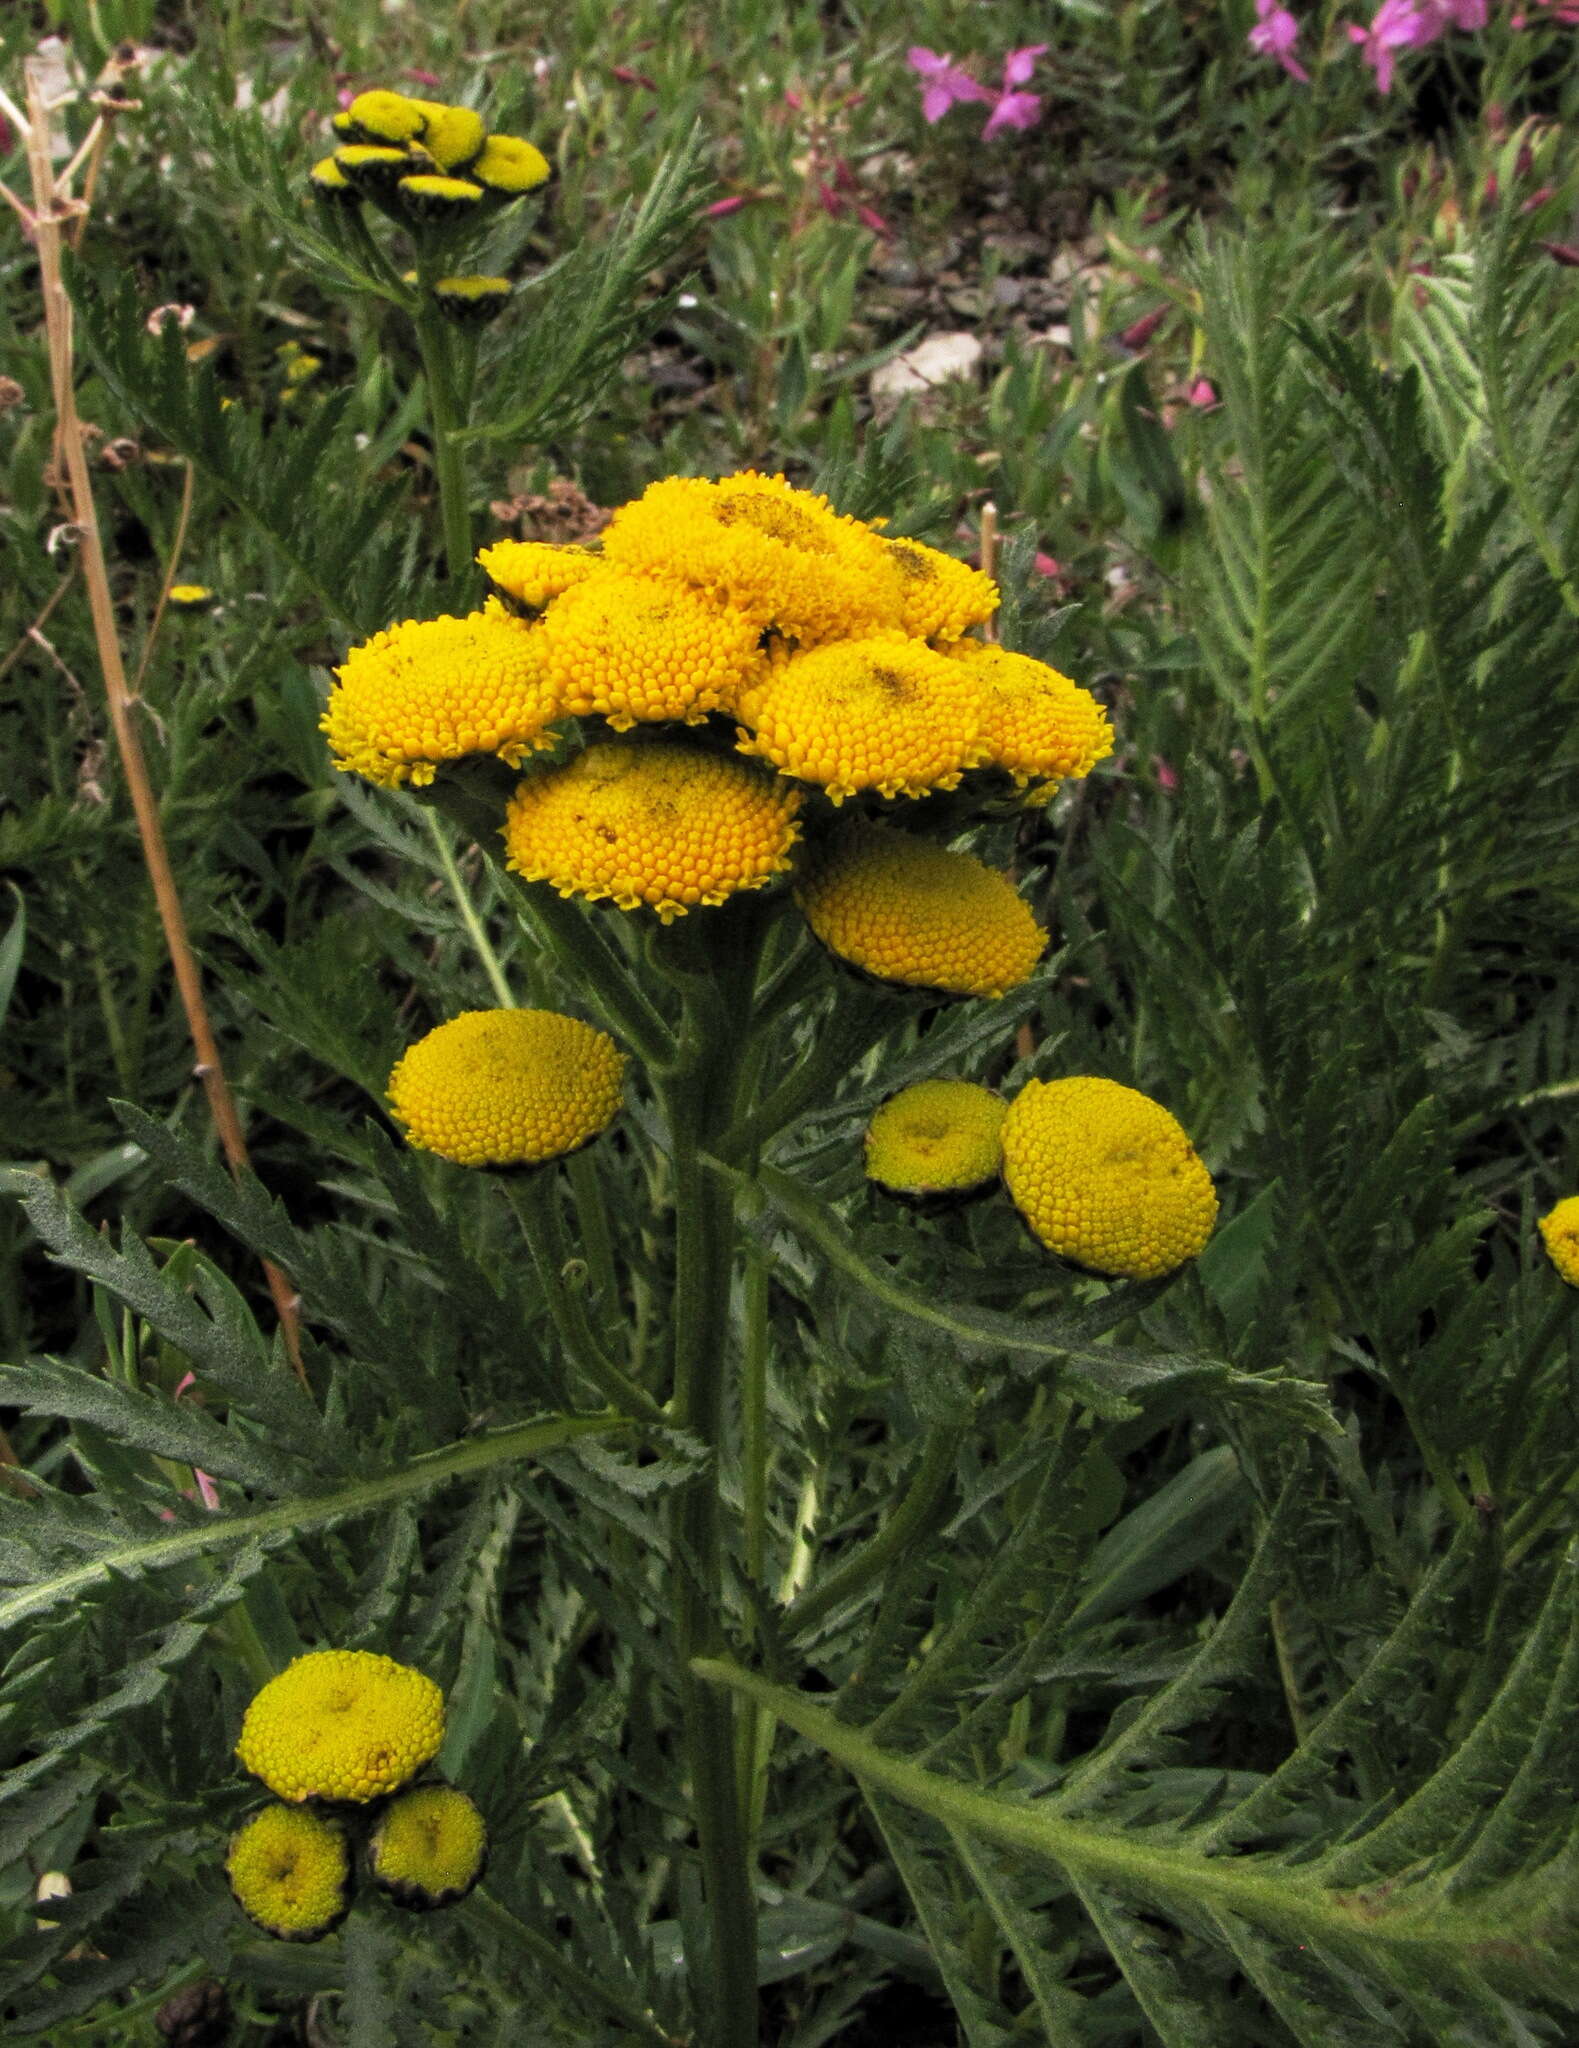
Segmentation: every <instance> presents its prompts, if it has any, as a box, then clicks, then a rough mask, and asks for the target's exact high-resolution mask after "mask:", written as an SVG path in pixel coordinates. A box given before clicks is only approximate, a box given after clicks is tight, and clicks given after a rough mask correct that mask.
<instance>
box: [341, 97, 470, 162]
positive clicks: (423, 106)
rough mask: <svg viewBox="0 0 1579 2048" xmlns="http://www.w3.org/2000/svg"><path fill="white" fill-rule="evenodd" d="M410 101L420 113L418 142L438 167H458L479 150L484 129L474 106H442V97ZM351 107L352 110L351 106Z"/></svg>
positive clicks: (353, 109) (468, 160)
mask: <svg viewBox="0 0 1579 2048" xmlns="http://www.w3.org/2000/svg"><path fill="white" fill-rule="evenodd" d="M411 104H412V105H413V106H414V107H415V108H416V109H417V111H418V112H419V113H420V114H421V116H422V146H423V148H424V149H425V150H426V151H427V152H428V155H429V156H431V157H432V159H433V161H434V162H435V163H436V164H437V165H438V167H439V169H440V170H441V171H453V170H456V169H459V168H461V167H462V166H464V165H466V164H469V163H470V162H471V160H472V158H473V157H474V156H476V155H478V154H479V152H480V151H481V149H482V147H483V144H484V143H485V142H486V140H487V137H488V129H487V124H486V123H485V122H484V120H483V117H482V115H481V114H479V113H477V112H476V111H475V109H473V108H471V107H451V106H446V105H445V104H444V102H443V101H442V100H413V101H412V102H411ZM351 111H352V112H353V113H354V112H355V111H356V109H355V107H354V106H353V108H352V110H351Z"/></svg>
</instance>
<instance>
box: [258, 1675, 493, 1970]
mask: <svg viewBox="0 0 1579 2048" xmlns="http://www.w3.org/2000/svg"><path fill="white" fill-rule="evenodd" d="M443 1739H444V1695H443V1694H442V1693H441V1692H440V1690H439V1688H438V1687H437V1686H436V1685H435V1684H434V1683H433V1681H432V1679H431V1678H426V1677H424V1675H423V1674H422V1673H421V1672H420V1671H417V1670H414V1669H413V1668H412V1667H411V1666H410V1665H409V1664H397V1663H396V1662H395V1660H394V1659H393V1658H392V1657H381V1656H378V1655H376V1654H375V1653H373V1652H372V1651H369V1650H314V1651H311V1652H309V1653H308V1654H307V1655H306V1656H303V1657H298V1658H297V1659H296V1660H295V1661H294V1663H292V1664H290V1665H288V1666H287V1668H286V1669H285V1670H284V1671H282V1672H281V1673H280V1674H279V1675H278V1677H276V1678H271V1679H270V1680H269V1682H268V1683H267V1684H266V1685H265V1686H264V1687H263V1688H262V1690H261V1691H259V1692H258V1693H257V1694H256V1695H255V1696H254V1698H253V1700H252V1704H251V1705H250V1706H249V1707H248V1709H247V1712H246V1717H245V1719H244V1720H243V1722H242V1727H241V1740H240V1742H238V1743H237V1745H236V1754H237V1756H238V1757H239V1758H240V1759H241V1762H242V1763H243V1764H244V1765H245V1766H246V1768H247V1769H248V1770H249V1771H251V1772H252V1773H253V1775H254V1776H255V1777H259V1778H261V1779H262V1780H263V1782H264V1784H265V1785H267V1786H268V1788H269V1790H270V1791H271V1792H273V1793H275V1794H277V1795H278V1796H277V1798H276V1800H274V1801H273V1802H271V1803H270V1804H269V1805H268V1806H265V1807H264V1808H263V1809H262V1810H261V1812H258V1813H255V1814H253V1815H252V1817H251V1818H250V1819H249V1820H246V1821H244V1822H243V1823H242V1825H241V1826H240V1827H239V1828H238V1829H237V1830H236V1832H235V1834H234V1835H232V1837H231V1839H230V1846H229V1848H228V1850H227V1852H226V1856H225V1873H226V1875H227V1877H228V1878H229V1880H230V1888H231V1891H232V1892H233V1893H234V1894H235V1899H236V1903H237V1905H239V1906H240V1908H241V1910H242V1911H243V1912H244V1913H245V1914H246V1915H247V1917H248V1918H249V1919H250V1920H252V1921H253V1922H254V1923H255V1924H256V1925H257V1926H259V1927H261V1928H263V1929H264V1931H265V1932H266V1933H268V1934H273V1935H277V1936H278V1937H279V1938H280V1940H282V1941H316V1940H318V1939H319V1937H320V1936H322V1935H325V1934H327V1933H328V1932H329V1931H330V1929H331V1928H332V1927H334V1926H336V1925H337V1924H338V1923H339V1922H340V1920H342V1919H343V1918H344V1916H345V1914H346V1912H347V1910H348V1909H349V1906H350V1901H351V1854H350V1847H349V1842H348V1836H347V1828H348V1826H354V1827H355V1828H356V1829H357V1832H358V1835H359V1837H360V1836H361V1834H362V1832H363V1830H365V1828H366V1827H367V1825H368V1823H367V1822H366V1821H365V1820H361V1821H359V1820H358V1819H357V1815H358V1813H362V1814H366V1813H367V1812H369V1811H370V1810H371V1809H373V1808H374V1807H375V1806H377V1807H380V1808H381V1811H380V1813H379V1818H378V1822H377V1825H376V1827H374V1828H373V1831H372V1834H371V1837H370V1839H368V1841H367V1862H368V1867H369V1869H370V1870H371V1872H372V1875H373V1879H374V1882H375V1883H376V1884H378V1886H379V1887H380V1888H381V1889H382V1890H384V1891H386V1892H388V1894H389V1895H390V1897H391V1898H392V1899H393V1901H394V1902H395V1904H396V1905H399V1906H409V1907H414V1908H417V1909H419V1910H424V1911H425V1910H426V1909H427V1908H429V1907H431V1906H444V1905H448V1904H449V1903H450V1902H451V1901H452V1900H455V1899H460V1898H464V1897H465V1895H466V1894H467V1892H469V1891H470V1890H471V1888H472V1886H473V1885H475V1884H476V1883H477V1881H478V1880H479V1878H480V1877H481V1876H482V1871H483V1864H484V1862H485V1860H486V1857H487V1848H488V1837H487V1829H486V1827H485V1826H484V1823H483V1817H482V1815H481V1814H480V1813H479V1812H478V1810H477V1808H476V1806H475V1805H474V1804H473V1802H472V1801H471V1800H470V1799H468V1798H467V1796H466V1794H465V1793H464V1792H459V1791H457V1790H456V1789H455V1788H454V1786H452V1785H446V1784H443V1783H442V1782H439V1783H433V1784H426V1785H418V1786H414V1787H413V1786H411V1784H410V1781H411V1780H412V1779H413V1778H414V1777H415V1776H416V1775H417V1773H418V1772H419V1771H420V1770H422V1769H423V1767H424V1766H425V1765H426V1764H428V1763H430V1762H431V1761H432V1759H433V1758H434V1757H435V1756H436V1755H437V1754H438V1750H439V1747H440V1745H441V1743H442V1742H443ZM402 1788H408V1789H402ZM307 1801H323V1802H327V1803H328V1804H329V1805H330V1806H331V1807H338V1808H339V1809H340V1812H339V1813H338V1814H329V1813H325V1812H322V1811H319V1810H314V1808H312V1807H310V1806H308V1805H306V1804H305V1803H304V1802H307Z"/></svg>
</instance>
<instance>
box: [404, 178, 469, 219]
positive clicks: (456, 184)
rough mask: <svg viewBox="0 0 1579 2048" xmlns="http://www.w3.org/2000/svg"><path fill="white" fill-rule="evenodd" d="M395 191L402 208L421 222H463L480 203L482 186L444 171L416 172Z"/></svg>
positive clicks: (405, 179)
mask: <svg viewBox="0 0 1579 2048" xmlns="http://www.w3.org/2000/svg"><path fill="white" fill-rule="evenodd" d="M395 190H396V192H397V193H398V194H399V196H400V201H401V204H402V205H403V206H404V207H406V209H407V210H408V211H409V212H411V213H413V214H415V215H416V216H417V217H418V218H419V219H421V220H457V219H464V218H466V217H467V216H469V215H470V214H471V213H473V212H474V211H475V209H476V207H477V205H478V203H479V202H480V200H481V199H482V187H481V185H474V184H473V183H472V181H471V179H470V178H452V177H450V176H448V175H447V173H445V172H443V171H418V172H417V173H416V175H415V176H414V177H410V178H402V179H401V180H400V181H399V183H398V184H397V185H396V187H395Z"/></svg>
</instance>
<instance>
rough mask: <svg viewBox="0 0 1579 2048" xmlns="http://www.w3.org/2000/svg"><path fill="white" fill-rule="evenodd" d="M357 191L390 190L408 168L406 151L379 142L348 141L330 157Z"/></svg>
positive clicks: (410, 165)
mask: <svg viewBox="0 0 1579 2048" xmlns="http://www.w3.org/2000/svg"><path fill="white" fill-rule="evenodd" d="M332 161H333V162H334V164H335V166H336V167H337V169H338V170H339V171H340V174H341V175H342V177H344V178H345V179H347V181H348V182H349V183H350V184H352V185H354V186H355V188H356V190H357V191H358V192H369V193H382V192H392V191H393V190H394V189H395V187H396V185H398V184H399V182H400V180H401V179H402V178H404V177H405V176H406V175H407V174H408V173H409V172H410V170H411V167H412V160H411V155H410V152H409V151H407V150H404V149H392V148H390V146H389V145H388V144H387V143H382V142H348V143H347V144H346V145H345V147H344V148H343V149H337V150H336V151H335V153H334V157H333V159H332Z"/></svg>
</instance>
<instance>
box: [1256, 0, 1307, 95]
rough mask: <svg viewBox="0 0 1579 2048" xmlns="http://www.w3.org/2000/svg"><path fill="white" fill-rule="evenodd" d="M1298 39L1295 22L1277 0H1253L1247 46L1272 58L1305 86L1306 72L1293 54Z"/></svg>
mask: <svg viewBox="0 0 1579 2048" xmlns="http://www.w3.org/2000/svg"><path fill="white" fill-rule="evenodd" d="M1298 41H1299V23H1298V22H1297V21H1296V20H1295V19H1294V17H1293V15H1292V14H1290V13H1289V11H1288V9H1287V8H1286V7H1280V6H1279V5H1278V0H1256V25H1255V27H1254V28H1253V29H1252V30H1251V31H1250V36H1249V42H1250V47H1251V49H1252V50H1254V51H1256V52H1257V54H1258V55H1260V56H1262V57H1272V58H1274V59H1276V61H1277V62H1278V63H1279V64H1281V65H1282V67H1283V69H1284V70H1285V71H1286V72H1287V73H1288V75H1289V77H1290V78H1297V79H1298V80H1299V82H1300V84H1301V85H1309V83H1310V73H1309V72H1308V71H1307V70H1306V69H1305V67H1304V65H1303V64H1301V63H1300V61H1299V59H1298V58H1297V57H1296V56H1295V55H1294V45H1295V43H1297V42H1298Z"/></svg>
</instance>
